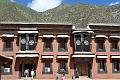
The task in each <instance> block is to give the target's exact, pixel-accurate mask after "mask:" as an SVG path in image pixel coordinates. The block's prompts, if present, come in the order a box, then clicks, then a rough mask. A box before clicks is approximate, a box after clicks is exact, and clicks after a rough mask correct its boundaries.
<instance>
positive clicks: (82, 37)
mask: <svg viewBox="0 0 120 80" xmlns="http://www.w3.org/2000/svg"><path fill="white" fill-rule="evenodd" d="M90 41H91V40H90V35H89V34H87V33H86V34H85V33H81V34H77V35H75V51H80V52H82V51H84V52H90Z"/></svg>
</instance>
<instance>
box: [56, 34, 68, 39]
mask: <svg viewBox="0 0 120 80" xmlns="http://www.w3.org/2000/svg"><path fill="white" fill-rule="evenodd" d="M57 37H58V38H67V37H69V36H68V35H60V34H59V35H57Z"/></svg>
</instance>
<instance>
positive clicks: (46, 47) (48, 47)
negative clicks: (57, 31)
mask: <svg viewBox="0 0 120 80" xmlns="http://www.w3.org/2000/svg"><path fill="white" fill-rule="evenodd" d="M52 41H53V38H44V48H43V49H44V51H48V52H49V51H50V52H52V51H53V45H52Z"/></svg>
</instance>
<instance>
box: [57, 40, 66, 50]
mask: <svg viewBox="0 0 120 80" xmlns="http://www.w3.org/2000/svg"><path fill="white" fill-rule="evenodd" d="M58 41H59V44H58V51H59V52H61V51H67V38H59V39H58Z"/></svg>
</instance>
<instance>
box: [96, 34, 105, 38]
mask: <svg viewBox="0 0 120 80" xmlns="http://www.w3.org/2000/svg"><path fill="white" fill-rule="evenodd" d="M96 37H103V38H105V37H106V35H96Z"/></svg>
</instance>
